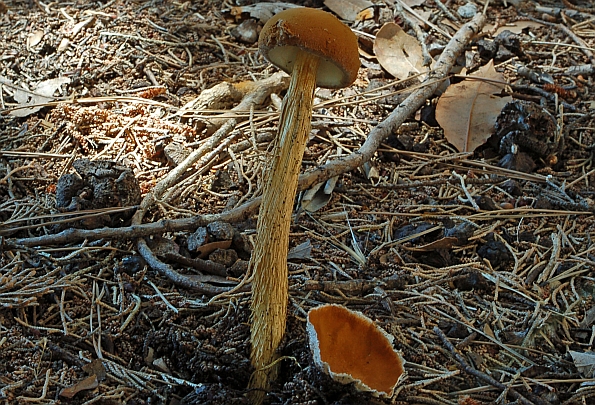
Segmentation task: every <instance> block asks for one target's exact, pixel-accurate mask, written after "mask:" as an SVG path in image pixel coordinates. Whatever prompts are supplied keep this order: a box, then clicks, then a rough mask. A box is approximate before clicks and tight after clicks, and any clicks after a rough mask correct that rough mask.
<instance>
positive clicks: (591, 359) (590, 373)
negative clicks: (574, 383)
mask: <svg viewBox="0 0 595 405" xmlns="http://www.w3.org/2000/svg"><path fill="white" fill-rule="evenodd" d="M570 355H571V356H572V361H574V365H575V366H576V369H577V370H578V372H579V373H581V375H582V376H583V377H585V378H594V377H595V353H593V352H584V353H581V352H575V351H573V350H571V351H570Z"/></svg>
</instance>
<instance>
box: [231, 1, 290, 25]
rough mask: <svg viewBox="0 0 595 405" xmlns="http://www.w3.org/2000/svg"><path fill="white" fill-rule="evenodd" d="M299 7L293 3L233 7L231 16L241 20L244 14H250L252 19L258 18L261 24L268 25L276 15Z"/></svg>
mask: <svg viewBox="0 0 595 405" xmlns="http://www.w3.org/2000/svg"><path fill="white" fill-rule="evenodd" d="M295 7H299V6H297V5H295V4H292V3H256V4H252V5H250V6H240V7H232V8H231V12H230V13H231V15H232V16H234V17H236V18H239V17H240V16H241V15H242V14H243V13H248V14H249V15H250V17H252V18H257V19H259V20H260V22H261V23H266V22H267V21H268V20H269V19H270V18H271V17H272V16H274V15H275V14H277V13H279V12H281V11H283V10H285V9H288V8H295Z"/></svg>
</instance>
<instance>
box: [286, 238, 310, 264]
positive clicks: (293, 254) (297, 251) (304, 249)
mask: <svg viewBox="0 0 595 405" xmlns="http://www.w3.org/2000/svg"><path fill="white" fill-rule="evenodd" d="M311 258H312V243H311V242H310V239H308V240H307V241H305V242H303V243H300V244H299V245H297V246H296V247H294V248H292V249H291V250H290V251H289V253H288V254H287V260H293V259H298V260H308V259H311Z"/></svg>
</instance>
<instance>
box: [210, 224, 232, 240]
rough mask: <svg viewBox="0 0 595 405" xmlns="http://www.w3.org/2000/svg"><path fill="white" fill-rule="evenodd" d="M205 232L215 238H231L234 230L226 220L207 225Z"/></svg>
mask: <svg viewBox="0 0 595 405" xmlns="http://www.w3.org/2000/svg"><path fill="white" fill-rule="evenodd" d="M207 232H208V233H209V235H211V236H212V237H213V238H215V239H216V240H232V239H233V236H234V235H235V233H236V230H235V229H234V227H233V226H231V225H230V224H228V223H227V222H223V221H215V222H211V223H210V224H209V225H207Z"/></svg>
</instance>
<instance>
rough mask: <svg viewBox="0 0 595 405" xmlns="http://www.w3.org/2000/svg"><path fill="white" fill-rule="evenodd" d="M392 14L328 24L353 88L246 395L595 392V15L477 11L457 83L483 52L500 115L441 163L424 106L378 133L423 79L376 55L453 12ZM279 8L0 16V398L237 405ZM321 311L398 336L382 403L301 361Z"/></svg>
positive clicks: (303, 199) (307, 399)
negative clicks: (269, 371)
mask: <svg viewBox="0 0 595 405" xmlns="http://www.w3.org/2000/svg"><path fill="white" fill-rule="evenodd" d="M404 3H405V4H406V5H407V7H405V11H403V9H401V8H400V7H398V6H396V5H394V4H393V3H392V2H386V3H385V2H377V4H375V5H373V6H372V7H369V8H367V9H366V11H365V12H364V13H361V14H357V13H355V14H354V17H353V18H351V19H348V18H347V17H344V18H347V20H346V23H348V24H349V25H350V26H351V27H352V28H353V29H354V30H355V32H356V33H357V35H358V39H359V45H360V50H361V55H360V56H361V58H360V59H361V61H362V67H361V69H360V72H359V75H358V78H357V79H356V81H355V83H354V84H353V85H352V86H351V87H349V88H346V89H341V90H328V89H318V90H317V91H316V93H315V109H314V116H313V122H312V131H311V136H310V138H311V139H310V141H309V143H308V145H307V149H306V152H305V154H304V160H303V170H302V172H303V173H305V175H303V176H302V180H301V183H300V184H301V186H300V192H299V193H298V196H297V199H296V209H295V211H294V214H295V215H294V218H293V224H292V229H291V234H290V252H289V256H288V257H289V259H288V261H289V263H288V267H289V286H290V302H289V307H288V308H289V313H288V319H287V330H286V334H285V338H284V340H283V342H282V344H281V347H280V348H279V349H278V354H279V356H280V357H279V359H280V360H279V362H280V371H279V376H278V378H277V379H276V380H275V381H274V382H273V383H272V385H271V387H270V390H269V391H268V393H267V395H266V398H265V402H266V403H270V404H310V405H314V404H325V405H326V404H360V403H373V404H389V403H393V404H432V405H434V404H435V405H438V404H439V405H453V404H461V405H479V404H512V403H515V404H534V405H558V404H564V405H571V404H588V403H592V402H593V401H595V399H593V398H595V387H594V386H593V384H592V382H593V379H594V378H595V374H594V371H593V363H594V362H595V360H594V359H595V354H593V352H592V349H593V343H594V340H595V316H594V314H595V309H594V308H595V307H594V304H593V300H594V298H595V256H594V253H593V251H594V250H595V247H594V245H593V244H592V235H593V232H594V231H595V228H594V222H595V221H594V218H593V212H595V203H594V201H593V199H594V195H593V194H594V193H595V187H594V186H593V184H594V183H593V182H595V169H594V168H593V157H594V155H593V153H594V152H593V151H594V150H595V133H594V129H595V120H594V118H593V117H594V116H595V114H593V112H594V111H595V102H594V101H593V96H592V92H593V90H594V87H593V86H594V78H595V75H594V73H595V68H594V65H595V57H594V56H593V52H594V48H595V39H594V38H595V35H593V34H594V33H595V23H594V21H595V14H593V13H595V10H594V9H593V8H591V7H592V6H589V5H588V4H586V3H588V2H578V1H576V0H573V1H569V0H568V1H567V0H565V1H561V2H554V1H548V0H541V1H538V2H523V1H511V0H509V1H503V0H502V1H492V2H490V4H489V5H488V7H487V9H486V15H487V25H486V28H485V29H484V30H483V31H481V32H480V33H478V34H477V35H471V37H470V38H471V39H470V40H469V41H467V42H466V43H463V44H460V46H461V47H462V48H461V50H462V51H463V52H461V55H460V56H459V57H458V59H456V64H455V65H456V66H455V68H453V73H454V72H455V71H456V72H457V73H458V72H460V71H461V69H462V68H465V69H467V70H469V71H474V70H476V69H477V68H478V67H480V66H484V65H486V64H487V63H488V62H489V61H490V60H493V61H494V66H495V69H496V70H497V71H498V72H500V73H502V74H503V76H504V78H505V81H506V85H505V86H503V94H501V95H500V96H504V95H508V96H511V100H512V101H511V102H510V103H509V104H507V106H506V107H505V108H504V109H503V110H502V111H501V113H500V114H499V116H498V118H497V120H495V122H494V128H493V132H492V136H491V137H490V138H489V139H486V140H485V143H484V145H482V146H480V147H479V148H477V149H476V150H474V151H469V152H465V153H460V152H459V151H457V150H456V149H455V148H454V147H453V146H452V144H451V143H449V142H448V140H447V139H446V138H445V135H444V132H443V131H442V129H441V128H440V126H439V125H438V123H437V122H436V120H435V108H436V107H435V106H436V103H437V100H438V97H439V94H440V91H438V92H436V93H435V94H433V95H432V96H431V97H429V98H427V100H426V99H423V100H422V101H421V102H420V103H419V107H421V108H415V109H416V110H417V112H416V113H415V114H411V115H410V116H407V117H405V118H406V120H405V122H403V123H402V124H401V125H394V127H390V125H391V123H394V122H395V121H391V120H392V118H391V113H393V112H395V111H397V112H398V111H399V109H400V108H401V107H402V106H403V105H412V104H410V103H413V102H415V100H413V101H412V97H408V96H410V95H412V94H415V91H416V90H417V89H418V88H419V87H420V81H419V80H418V79H417V78H413V79H407V80H397V79H395V78H394V77H393V76H392V75H390V74H389V73H388V72H387V71H386V70H385V68H384V67H383V66H382V65H381V64H380V63H379V61H378V60H377V59H376V58H375V57H374V56H373V54H374V47H373V41H374V35H375V34H376V32H378V30H379V29H380V28H381V27H382V26H383V24H385V23H387V22H395V23H397V24H398V25H400V26H401V27H402V28H403V29H404V30H405V31H406V32H407V33H408V34H409V35H411V36H412V37H413V38H416V37H421V40H422V42H423V43H424V45H425V47H426V50H427V52H428V53H429V54H430V55H432V56H433V57H434V59H437V58H438V57H439V56H440V54H441V52H442V51H443V49H444V48H445V47H448V46H449V45H448V41H449V37H450V36H453V35H455V33H456V32H457V31H458V30H459V29H460V27H461V26H462V25H463V24H465V23H467V22H468V21H470V20H471V17H472V16H473V13H472V14H471V15H469V16H467V17H463V16H461V15H460V14H459V11H460V12H461V13H463V11H465V10H468V9H469V7H471V8H472V5H471V3H469V4H467V2H466V1H462V0H460V1H459V0H448V1H444V2H443V3H444V4H442V3H440V4H437V3H435V2H434V1H433V0H426V1H423V0H420V1H404ZM476 3H477V4H476V6H477V7H476V10H478V12H481V11H482V10H483V3H481V4H480V2H476ZM582 3H585V4H582ZM299 4H300V5H303V6H309V7H325V5H324V4H323V3H322V2H321V1H304V2H301V3H299ZM326 4H327V6H328V7H330V8H331V10H330V11H333V12H335V13H342V12H345V13H346V12H347V11H348V10H350V7H351V5H354V4H360V2H358V1H355V0H345V1H344V2H342V3H341V4H340V5H339V6H337V2H332V1H329V2H326ZM397 4H399V3H397ZM272 6H275V7H281V6H279V4H276V3H266V5H262V4H260V5H252V2H249V1H239V0H238V1H236V2H234V3H232V2H231V1H229V2H221V1H178V2H166V1H157V0H154V1H132V0H111V1H93V2H86V1H78V0H74V1H71V2H48V3H43V2H41V1H38V0H34V1H18V0H15V1H7V0H4V1H0V107H1V108H2V112H1V115H0V221H1V223H0V238H1V244H2V248H1V250H0V254H1V256H0V265H1V266H0V402H1V403H6V404H22V403H31V402H33V403H38V404H53V403H55V404H57V403H69V404H92V403H98V404H170V405H174V404H248V403H249V399H248V398H249V397H248V395H247V394H248V388H247V387H248V384H249V380H250V376H251V374H252V372H253V369H252V367H251V363H250V279H249V277H250V273H249V270H248V269H249V266H248V263H249V260H250V254H251V250H252V246H253V243H254V240H255V239H256V238H257V237H258V235H257V234H256V223H257V218H258V210H257V208H258V203H259V199H258V197H259V196H260V195H261V192H262V184H263V179H264V178H265V176H266V175H267V165H268V162H269V160H270V157H271V153H272V144H273V143H274V138H275V135H276V131H277V123H278V117H279V108H280V100H281V98H282V97H283V95H284V93H285V90H286V89H287V85H288V79H287V77H286V76H284V75H281V74H278V73H277V72H278V69H277V68H275V67H273V66H272V65H270V64H269V63H268V62H267V61H266V60H265V59H264V58H263V57H262V56H261V55H260V54H259V53H258V47H257V43H256V40H257V37H258V32H259V30H260V28H261V27H262V25H263V23H264V21H266V19H267V12H268V13H269V14H268V15H270V14H271V13H274V12H277V11H278V9H277V8H272V9H269V8H267V7H272ZM462 6H465V7H464V8H462V9H460V8H461V7H462ZM354 7H355V8H356V9H357V7H358V6H354ZM411 7H413V10H414V11H415V12H416V13H417V14H418V15H419V16H420V18H421V19H420V20H417V19H415V18H414V17H412V15H411V14H410V13H409V12H408V11H407V8H411ZM325 9H326V10H327V11H328V10H329V9H328V8H325ZM271 10H272V11H271ZM357 11H361V10H360V9H357ZM415 25H416V26H417V28H418V30H417V34H416V30H415V29H414V28H415V27H414V26H415ZM502 27H504V28H508V29H509V32H508V33H502V31H504V28H502ZM450 46H452V45H450ZM449 49H450V48H449ZM450 81H451V84H456V83H460V82H461V81H462V78H461V77H460V76H452V77H450ZM459 118H460V117H459ZM460 119H464V118H460ZM383 125H385V126H386V125H389V131H388V133H387V136H383V137H382V139H381V141H382V142H380V143H379V145H380V146H379V147H378V148H376V149H375V150H373V151H372V152H373V153H372V156H373V157H372V158H371V159H370V160H367V161H366V162H361V163H363V164H360V163H358V164H356V165H353V166H349V165H350V163H349V162H351V161H352V160H350V157H353V156H357V154H358V153H360V152H361V150H359V151H358V149H359V148H360V147H362V145H367V144H364V142H366V140H367V139H368V138H369V137H372V136H373V135H372V134H376V133H378V131H379V128H383ZM461 136H464V134H463V135H461ZM188 159H192V161H191V162H190V163H191V164H189V165H188V166H184V165H185V162H188ZM328 162H331V163H330V166H332V165H333V164H335V163H336V164H335V166H332V167H335V168H336V167H339V169H338V170H337V171H336V172H332V171H330V170H326V169H325V168H328V167H330V166H329V164H328ZM342 162H343V163H342ZM341 165H343V166H341ZM329 173H330V175H329ZM308 175H311V176H310V177H307V176H308ZM312 176H317V177H316V178H315V180H316V181H314V180H312V179H314V177H312ZM313 184H317V185H318V188H317V189H313V186H312V185H313ZM321 185H322V186H321ZM329 303H332V304H340V305H344V306H346V307H348V308H350V309H352V310H356V311H359V312H361V313H363V314H364V315H366V316H367V317H369V318H370V319H371V320H372V321H373V322H374V323H375V324H376V325H377V326H378V327H380V328H382V329H383V330H384V331H385V332H386V333H387V334H389V335H391V336H392V337H393V338H394V343H393V346H394V348H395V349H397V350H398V351H399V352H400V353H401V354H402V356H403V358H404V359H405V362H406V363H405V366H404V368H405V372H406V378H403V379H402V380H401V381H400V382H399V385H398V387H397V388H396V392H395V394H394V396H393V397H389V398H386V397H374V396H373V395H371V394H370V393H367V392H361V391H358V390H357V389H356V387H355V385H354V384H341V383H339V382H336V381H333V380H332V379H331V378H330V377H329V376H327V375H326V374H325V373H324V372H322V370H321V369H320V368H319V367H318V366H317V365H316V364H314V362H313V357H312V354H311V350H310V346H309V342H308V336H307V333H306V319H307V313H308V311H309V310H310V309H311V308H314V307H318V306H320V305H323V304H329Z"/></svg>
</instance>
